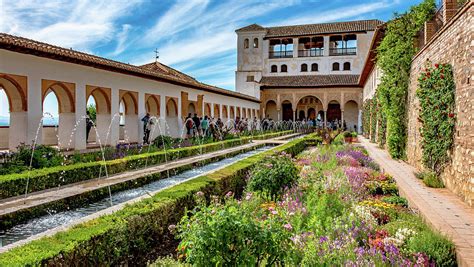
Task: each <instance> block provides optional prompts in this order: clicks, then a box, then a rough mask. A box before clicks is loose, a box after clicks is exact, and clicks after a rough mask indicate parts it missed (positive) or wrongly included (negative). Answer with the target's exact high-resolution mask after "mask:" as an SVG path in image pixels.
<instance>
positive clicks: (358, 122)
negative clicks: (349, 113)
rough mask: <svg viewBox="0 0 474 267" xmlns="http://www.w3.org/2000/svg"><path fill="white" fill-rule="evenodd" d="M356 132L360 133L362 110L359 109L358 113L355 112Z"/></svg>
mask: <svg viewBox="0 0 474 267" xmlns="http://www.w3.org/2000/svg"><path fill="white" fill-rule="evenodd" d="M357 132H358V133H359V134H362V110H361V109H359V113H358V114H357Z"/></svg>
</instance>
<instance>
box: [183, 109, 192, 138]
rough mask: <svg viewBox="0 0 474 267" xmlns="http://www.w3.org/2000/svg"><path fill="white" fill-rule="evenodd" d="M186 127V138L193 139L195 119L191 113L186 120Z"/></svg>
mask: <svg viewBox="0 0 474 267" xmlns="http://www.w3.org/2000/svg"><path fill="white" fill-rule="evenodd" d="M184 125H185V127H186V138H191V134H192V132H191V131H192V130H193V125H194V123H193V119H192V118H191V113H188V116H187V117H186V119H185V120H184Z"/></svg>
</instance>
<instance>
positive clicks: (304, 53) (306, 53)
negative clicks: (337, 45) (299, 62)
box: [298, 48, 324, 57]
mask: <svg viewBox="0 0 474 267" xmlns="http://www.w3.org/2000/svg"><path fill="white" fill-rule="evenodd" d="M323 54H324V49H322V48H319V49H313V50H310V49H302V50H298V57H322V56H323Z"/></svg>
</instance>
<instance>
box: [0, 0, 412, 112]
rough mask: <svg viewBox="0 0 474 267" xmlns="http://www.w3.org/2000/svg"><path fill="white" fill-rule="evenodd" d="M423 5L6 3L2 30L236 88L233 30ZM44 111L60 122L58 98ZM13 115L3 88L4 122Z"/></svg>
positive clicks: (280, 0) (382, 15)
mask: <svg viewBox="0 0 474 267" xmlns="http://www.w3.org/2000/svg"><path fill="white" fill-rule="evenodd" d="M419 2H421V0H365V1H362V0H331V1H327V0H307V1H304V0H274V1H272V0H266V1H262V0H235V1H234V0H232V1H226V0H214V1H212V0H184V1H171V0H39V1H36V0H30V1H24V0H0V32H4V33H9V34H13V35H19V36H23V37H26V38H31V39H34V40H38V41H43V42H47V43H51V44H55V45H59V46H62V47H67V48H73V49H74V50H79V51H83V52H87V53H91V54H94V55H97V56H101V57H106V58H110V59H114V60H118V61H122V62H125V63H130V64H135V65H142V64H146V63H150V62H153V61H154V60H155V52H154V50H155V49H158V51H159V61H160V62H162V63H164V64H167V65H169V66H171V67H173V68H176V69H178V70H180V71H183V72H185V73H187V74H188V75H191V76H193V77H195V78H197V79H198V80H200V81H202V82H205V83H208V84H211V85H215V86H219V87H222V88H225V89H229V90H234V75H235V70H236V64H237V55H236V42H237V35H236V34H235V30H236V29H238V28H241V27H244V26H247V25H249V24H252V23H257V24H260V25H262V26H278V25H294V24H311V23H324V22H334V21H348V20H362V19H380V20H383V21H387V20H389V19H390V18H392V16H393V14H394V12H398V13H402V12H404V11H406V10H407V9H408V8H409V7H410V6H411V5H414V4H417V3H419ZM44 106H45V111H46V112H50V113H51V114H53V115H54V116H57V102H56V99H55V97H48V99H47V100H46V101H45V103H44ZM6 115H8V104H7V100H6V97H5V96H4V94H2V92H1V90H0V116H6Z"/></svg>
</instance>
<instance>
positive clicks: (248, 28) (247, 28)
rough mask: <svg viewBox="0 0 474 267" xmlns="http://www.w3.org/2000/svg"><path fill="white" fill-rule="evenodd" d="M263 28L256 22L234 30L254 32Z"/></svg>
mask: <svg viewBox="0 0 474 267" xmlns="http://www.w3.org/2000/svg"><path fill="white" fill-rule="evenodd" d="M264 30H265V28H264V27H262V26H260V25H258V24H255V23H254V24H250V25H248V26H245V27H243V28H240V29H237V30H236V32H254V31H264Z"/></svg>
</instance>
